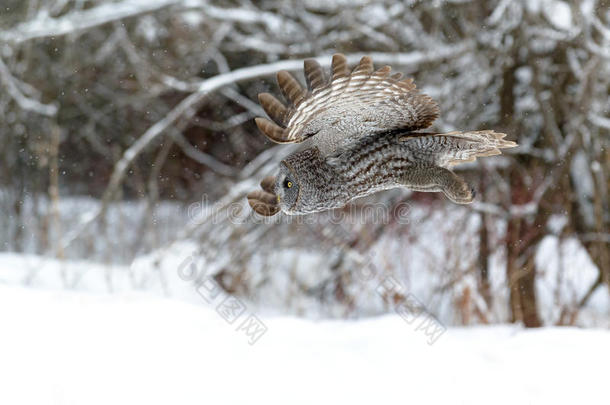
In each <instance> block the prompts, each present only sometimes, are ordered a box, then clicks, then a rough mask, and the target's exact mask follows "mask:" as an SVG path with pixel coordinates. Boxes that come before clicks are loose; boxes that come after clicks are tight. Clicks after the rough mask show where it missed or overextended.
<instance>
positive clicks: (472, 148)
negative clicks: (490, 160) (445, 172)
mask: <svg viewBox="0 0 610 405" xmlns="http://www.w3.org/2000/svg"><path fill="white" fill-rule="evenodd" d="M414 136H417V133H415V134H411V135H408V136H406V137H403V138H401V140H403V139H404V140H406V138H412V137H414ZM505 136H506V134H503V133H500V132H495V131H493V130H483V131H466V132H460V131H454V132H447V133H444V134H426V135H424V136H423V137H422V136H419V138H420V139H421V138H428V139H429V140H430V141H433V143H434V145H435V147H438V146H439V145H440V146H441V148H440V150H439V153H438V156H437V158H438V161H437V164H438V165H439V166H441V167H446V168H448V167H452V166H454V165H456V164H459V163H466V162H473V161H475V160H476V158H478V157H485V156H494V155H500V154H501V153H502V152H501V151H500V150H501V149H504V148H514V147H515V146H517V143H516V142H513V141H507V140H505V139H504V137H505Z"/></svg>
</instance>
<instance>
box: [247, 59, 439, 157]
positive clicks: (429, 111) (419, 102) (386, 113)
mask: <svg viewBox="0 0 610 405" xmlns="http://www.w3.org/2000/svg"><path fill="white" fill-rule="evenodd" d="M390 71H391V68H390V67H389V66H384V67H382V68H381V69H378V70H374V68H373V62H372V60H371V58H370V57H368V56H365V57H363V58H362V59H361V60H360V63H359V64H358V65H357V66H356V67H355V68H354V69H353V71H351V72H349V70H348V67H347V59H346V58H345V56H344V55H341V54H335V55H334V56H333V58H332V76H331V78H330V80H327V78H326V76H325V74H324V70H323V69H322V67H321V66H320V65H319V64H318V62H316V61H315V60H313V59H307V60H305V63H304V73H305V78H306V80H307V89H304V88H303V87H301V85H300V84H299V82H298V81H297V80H296V79H295V78H294V77H293V76H292V75H291V74H290V73H288V72H286V71H280V72H279V73H278V74H277V81H278V85H279V87H280V90H281V92H282V94H283V96H284V98H285V99H286V100H287V101H288V102H289V104H290V105H289V106H285V105H284V104H283V103H281V102H280V101H279V100H278V99H276V98H275V97H274V96H272V95H271V94H269V93H261V94H259V101H260V103H261V105H262V107H263V109H264V110H265V112H266V113H267V115H269V117H270V118H271V120H269V119H267V118H256V124H257V126H258V128H259V129H260V130H261V131H262V132H263V133H264V134H265V135H266V136H267V137H268V138H269V139H271V140H272V141H274V142H277V143H294V142H303V141H304V140H306V139H308V138H310V137H312V136H314V135H315V136H316V138H315V139H316V141H318V140H320V141H321V142H326V143H327V144H328V145H331V146H332V147H333V148H336V147H339V146H341V145H346V144H348V143H350V142H352V141H353V140H355V139H358V138H360V137H362V136H365V135H370V134H372V133H376V132H387V131H392V130H405V131H414V130H417V129H423V128H427V127H429V126H430V125H431V124H432V122H433V121H434V120H435V119H436V118H437V117H438V114H439V108H438V105H437V103H436V102H435V101H434V100H432V98H430V97H429V96H427V95H425V94H422V93H419V91H417V90H416V88H415V84H414V83H413V80H412V79H406V80H401V77H402V75H401V74H400V73H398V74H393V75H392V74H390Z"/></svg>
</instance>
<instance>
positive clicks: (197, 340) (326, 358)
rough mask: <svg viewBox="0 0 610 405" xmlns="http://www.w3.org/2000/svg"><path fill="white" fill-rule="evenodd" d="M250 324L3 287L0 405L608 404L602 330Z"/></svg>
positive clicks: (129, 298) (609, 356)
mask: <svg viewBox="0 0 610 405" xmlns="http://www.w3.org/2000/svg"><path fill="white" fill-rule="evenodd" d="M249 315H251V312H250V311H249V309H248V308H245V310H244V313H243V315H242V316H241V317H240V318H238V319H236V320H235V321H234V322H233V323H232V324H229V323H228V322H227V321H225V319H223V317H222V316H221V315H220V314H219V313H218V312H216V311H215V310H214V308H213V307H207V306H204V305H203V306H202V305H194V304H191V303H186V302H179V301H175V300H169V299H163V298H159V297H153V296H148V295H144V294H136V293H124V294H119V295H108V294H97V293H83V292H68V291H60V290H54V291H52V290H40V289H27V288H23V287H17V286H11V285H7V284H0V325H1V328H2V329H1V331H0V384H1V386H2V387H1V389H0V403H1V404H87V405H90V404H130V405H131V404H147V405H150V404H157V403H158V404H244V403H252V404H258V403H260V404H313V403H322V404H325V403H335V404H356V403H358V404H360V403H362V404H370V403H386V401H392V402H396V401H399V403H415V404H419V403H464V404H473V403H480V404H489V403H493V404H499V403H501V404H504V403H506V404H509V403H510V404H514V403H526V404H547V403H552V404H559V403H566V404H573V403H577V402H578V403H586V404H607V403H608V398H609V397H608V391H607V366H608V364H610V349H608V347H609V346H608V343H609V342H610V331H608V330H591V329H589V330H584V329H575V328H544V329H539V330H523V329H521V328H519V327H515V326H493V327H473V328H449V329H448V330H446V331H445V332H444V333H442V334H441V335H440V336H437V339H435V340H434V339H432V340H434V343H433V344H429V343H430V341H431V339H430V336H428V335H426V331H422V330H416V329H417V327H416V326H417V325H416V323H413V324H408V323H407V322H405V320H403V319H402V318H400V317H399V316H397V315H391V316H383V317H379V318H369V319H364V320H358V321H317V322H316V321H311V320H302V319H298V318H290V317H277V316H271V315H267V314H259V313H256V314H254V315H255V316H257V317H258V318H248V317H249ZM247 319H258V320H259V321H260V322H262V324H257V325H258V326H259V327H261V328H262V329H259V332H256V331H254V332H253V330H251V329H250V330H249V329H248V326H247V325H246V326H244V321H246V320H247ZM261 330H262V331H263V332H264V333H261V332H260V331H261ZM251 343H253V344H251Z"/></svg>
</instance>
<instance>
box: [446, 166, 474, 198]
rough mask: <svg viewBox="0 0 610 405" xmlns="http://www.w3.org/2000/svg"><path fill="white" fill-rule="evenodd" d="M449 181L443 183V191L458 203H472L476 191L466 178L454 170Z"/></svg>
mask: <svg viewBox="0 0 610 405" xmlns="http://www.w3.org/2000/svg"><path fill="white" fill-rule="evenodd" d="M448 172H449V173H451V176H450V178H449V179H447V180H449V181H448V182H446V183H445V184H444V185H443V193H445V195H446V196H447V198H449V199H450V200H451V201H453V202H454V203H456V204H470V203H471V202H472V201H473V200H474V197H475V195H476V191H475V189H474V188H473V187H471V186H470V185H469V184H468V183H467V182H466V181H465V180H464V179H462V178H461V177H459V176H458V175H456V174H455V173H453V172H450V171H448Z"/></svg>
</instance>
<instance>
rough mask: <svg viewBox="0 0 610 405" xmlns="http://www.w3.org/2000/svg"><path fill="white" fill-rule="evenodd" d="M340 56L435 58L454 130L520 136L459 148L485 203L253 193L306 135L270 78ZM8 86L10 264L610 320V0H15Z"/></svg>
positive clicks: (351, 311)
mask: <svg viewBox="0 0 610 405" xmlns="http://www.w3.org/2000/svg"><path fill="white" fill-rule="evenodd" d="M335 52H342V53H344V54H346V55H347V56H348V58H349V60H350V62H351V63H355V62H356V61H357V60H358V59H359V58H360V57H361V56H362V55H363V54H369V55H372V57H373V61H374V62H375V64H376V66H378V67H379V66H381V65H384V64H389V65H391V66H392V67H393V69H394V71H400V72H404V73H405V74H406V75H409V76H412V77H414V79H415V82H416V84H417V85H418V87H419V88H420V89H422V91H423V92H425V93H427V94H429V95H431V96H432V97H433V98H435V99H436V100H438V101H439V104H440V106H441V116H440V118H439V119H438V120H437V121H436V123H435V127H434V128H435V129H438V130H440V131H451V130H457V129H483V128H493V129H495V130H496V131H501V132H505V133H507V134H508V139H510V140H515V141H517V142H518V143H519V145H520V146H519V147H518V148H515V149H511V150H508V151H506V152H505V153H504V155H502V156H498V157H494V158H487V159H482V160H480V161H478V162H476V163H473V164H469V165H464V166H462V167H459V168H458V169H459V170H460V171H461V174H463V175H464V176H466V178H467V179H468V180H469V181H470V182H471V183H472V184H473V185H475V186H476V188H477V189H478V197H477V201H476V202H475V203H474V204H472V205H469V206H457V205H452V204H451V203H450V202H448V201H447V200H446V199H445V198H444V197H443V196H442V195H439V194H425V193H410V192H407V191H404V190H394V191H392V192H385V193H382V194H377V195H374V196H372V197H369V198H367V199H365V200H359V201H357V202H355V203H354V204H352V205H350V206H349V207H346V208H345V209H343V210H338V211H334V212H329V213H321V214H315V215H311V216H307V217H303V218H290V217H286V216H280V217H279V218H278V219H276V217H274V218H273V219H272V220H269V219H267V220H263V219H262V218H261V217H257V216H256V215H255V214H253V213H252V212H251V210H250V208H249V206H248V205H247V202H246V199H245V195H246V193H248V192H249V191H251V190H253V189H256V188H257V187H258V182H259V181H260V180H261V179H262V178H263V177H264V176H265V175H267V174H270V173H272V171H273V170H274V168H275V167H276V164H277V162H278V161H279V160H281V158H282V157H283V156H285V155H286V154H287V153H289V151H290V147H287V146H281V145H280V146H277V145H273V144H271V143H270V142H269V141H267V140H266V139H265V137H264V136H262V135H261V134H260V133H259V132H258V130H257V129H256V127H255V125H254V121H253V118H254V117H256V116H263V115H264V112H263V111H262V109H261V108H260V107H259V106H258V103H257V99H256V96H257V94H258V93H259V92H263V91H268V92H272V93H276V92H277V87H276V85H275V79H274V74H275V72H276V71H277V70H279V69H288V70H291V71H293V72H296V73H298V74H300V70H301V69H302V59H304V58H307V57H319V59H318V60H319V61H320V63H322V64H324V65H325V66H328V64H329V63H330V55H332V54H333V53H335ZM0 89H1V91H0V212H1V215H0V229H1V230H2V231H1V232H0V250H2V251H3V253H2V254H0V283H4V284H11V285H15V284H16V285H24V286H42V287H57V288H61V289H71V290H79V291H104V292H112V293H115V292H121V291H131V290H144V291H153V292H156V293H160V294H163V295H165V296H169V297H176V298H181V299H187V300H193V301H195V302H198V303H201V300H200V299H198V297H197V296H196V294H195V293H194V288H193V285H196V284H197V283H199V282H201V280H202V279H204V278H205V277H210V276H211V277H212V278H213V280H214V281H215V282H216V283H218V285H220V286H221V287H222V288H223V289H224V291H226V292H227V293H229V294H232V295H233V296H235V297H238V298H239V299H241V300H244V301H245V302H247V303H248V305H250V306H253V307H255V308H259V309H260V311H263V313H264V312H265V311H267V312H274V313H279V314H293V315H294V314H296V315H300V316H305V317H313V318H360V317H364V316H369V315H377V314H384V313H388V312H391V311H392V309H393V308H394V307H395V306H396V305H397V304H399V303H400V302H402V301H403V300H405V299H407V298H408V297H409V296H414V297H416V298H417V300H419V301H420V302H421V303H423V305H424V306H425V308H426V310H427V311H429V312H430V313H431V314H433V315H434V316H435V317H436V318H438V320H439V321H440V322H442V323H443V324H446V325H473V324H489V323H507V322H515V323H518V324H523V325H525V326H529V327H536V326H541V325H545V326H550V325H578V326H588V327H591V326H594V327H602V328H604V327H608V326H610V249H609V244H610V201H609V193H608V190H609V188H610V149H609V146H610V97H609V94H610V5H609V4H608V3H607V2H605V1H603V0H574V1H562V0H536V1H529V0H528V1H526V0H517V1H514V0H499V1H483V0H433V1H404V2H397V1H376V2H373V1H368V0H356V1H347V0H338V1H328V0H325V1H319V0H305V1H290V0H289V1H256V2H255V1H249V0H235V1H212V0H209V1H206V0H120V1H112V2H111V1H102V0H26V1H23V0H3V1H2V5H1V9H0ZM371 207H373V209H371ZM84 263H86V265H84ZM186 273H188V274H186ZM389 277H390V278H391V280H393V281H395V285H397V286H399V288H396V289H389V290H388V289H386V290H384V292H383V293H379V288H378V287H379V285H380V283H383V282H384V280H386V281H387V280H388V278H389Z"/></svg>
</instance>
